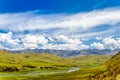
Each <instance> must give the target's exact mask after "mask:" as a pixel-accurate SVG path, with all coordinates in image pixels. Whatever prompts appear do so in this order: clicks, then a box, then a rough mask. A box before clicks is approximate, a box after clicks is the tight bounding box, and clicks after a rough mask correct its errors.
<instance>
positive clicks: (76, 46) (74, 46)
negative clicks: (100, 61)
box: [43, 43, 89, 50]
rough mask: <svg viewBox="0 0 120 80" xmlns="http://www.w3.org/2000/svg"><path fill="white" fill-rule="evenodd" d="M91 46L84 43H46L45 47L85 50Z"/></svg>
mask: <svg viewBox="0 0 120 80" xmlns="http://www.w3.org/2000/svg"><path fill="white" fill-rule="evenodd" d="M88 48H89V46H87V45H84V44H67V43H66V44H46V45H44V46H43V49H57V50H83V49H88Z"/></svg>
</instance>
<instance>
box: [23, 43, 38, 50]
mask: <svg viewBox="0 0 120 80" xmlns="http://www.w3.org/2000/svg"><path fill="white" fill-rule="evenodd" d="M23 46H24V49H36V48H38V45H37V44H32V43H23Z"/></svg>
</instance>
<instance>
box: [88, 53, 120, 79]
mask: <svg viewBox="0 0 120 80" xmlns="http://www.w3.org/2000/svg"><path fill="white" fill-rule="evenodd" d="M105 65H107V68H106V70H105V71H102V72H98V73H96V74H94V75H91V76H89V80H120V52H119V53H117V54H116V55H115V56H113V57H112V58H111V59H110V60H108V61H107V62H106V63H105Z"/></svg>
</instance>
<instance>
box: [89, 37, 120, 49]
mask: <svg viewBox="0 0 120 80" xmlns="http://www.w3.org/2000/svg"><path fill="white" fill-rule="evenodd" d="M91 46H93V47H94V48H96V49H99V50H103V49H110V50H115V49H120V39H119V38H118V39H115V38H112V37H111V36H109V37H106V38H104V39H103V40H102V43H99V42H93V43H92V44H91Z"/></svg>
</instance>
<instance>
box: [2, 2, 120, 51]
mask: <svg viewBox="0 0 120 80" xmlns="http://www.w3.org/2000/svg"><path fill="white" fill-rule="evenodd" d="M119 14H120V0H92V1H91V0H59V1H58V0H0V49H7V50H21V49H60V50H61V49H64V50H82V49H100V50H103V49H111V50H114V49H119V48H120V36H119V31H120V15H119Z"/></svg>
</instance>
